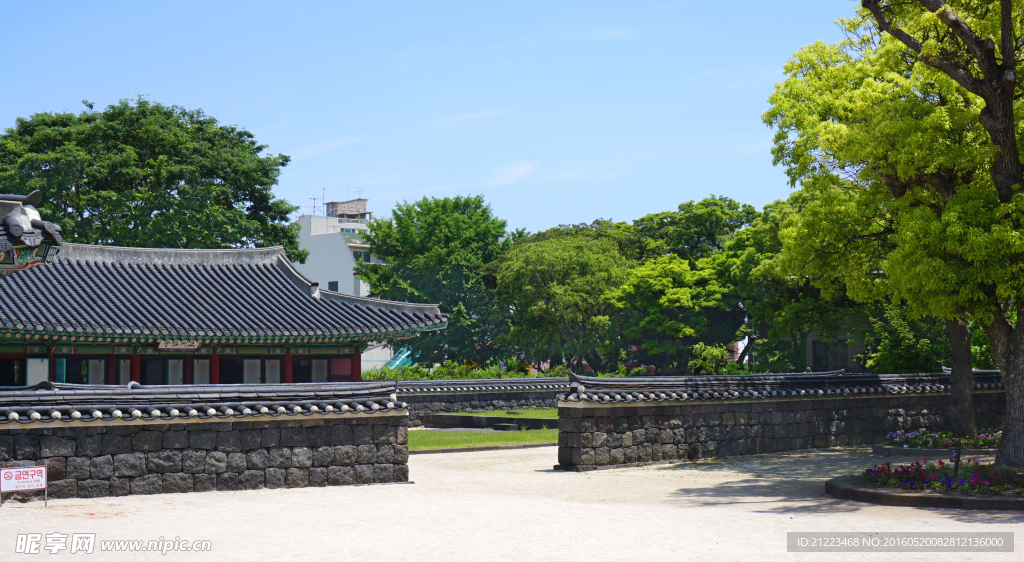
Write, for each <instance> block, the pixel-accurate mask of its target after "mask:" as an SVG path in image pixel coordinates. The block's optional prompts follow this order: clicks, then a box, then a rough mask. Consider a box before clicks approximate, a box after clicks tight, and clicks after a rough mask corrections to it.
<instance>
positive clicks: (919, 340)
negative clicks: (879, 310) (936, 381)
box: [864, 305, 952, 373]
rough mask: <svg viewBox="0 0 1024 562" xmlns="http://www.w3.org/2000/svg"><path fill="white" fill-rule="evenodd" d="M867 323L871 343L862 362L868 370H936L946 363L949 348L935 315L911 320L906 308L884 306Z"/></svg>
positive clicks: (873, 371) (921, 371)
mask: <svg viewBox="0 0 1024 562" xmlns="http://www.w3.org/2000/svg"><path fill="white" fill-rule="evenodd" d="M871 325H872V327H873V328H874V330H873V332H874V338H875V345H874V346H873V347H874V349H873V351H871V352H870V353H869V354H868V357H867V358H866V360H865V362H864V365H865V366H866V367H867V368H868V369H869V370H870V371H871V372H872V373H937V372H940V371H941V369H942V366H943V365H949V364H950V357H951V355H952V350H951V349H950V345H949V339H948V338H947V337H946V336H945V334H943V329H944V323H943V321H942V320H940V319H938V318H933V317H932V318H920V319H913V318H910V315H909V314H908V312H907V309H906V307H899V306H892V305H888V306H886V307H885V309H884V317H883V318H881V319H880V318H872V319H871Z"/></svg>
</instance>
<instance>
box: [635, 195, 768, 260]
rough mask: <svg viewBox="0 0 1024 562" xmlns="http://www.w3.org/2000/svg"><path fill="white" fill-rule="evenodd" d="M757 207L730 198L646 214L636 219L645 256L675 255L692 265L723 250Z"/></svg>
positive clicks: (709, 200)
mask: <svg viewBox="0 0 1024 562" xmlns="http://www.w3.org/2000/svg"><path fill="white" fill-rule="evenodd" d="M756 217H757V210H756V209H755V208H754V207H752V206H750V205H746V204H740V203H738V202H736V201H733V200H732V199H730V198H728V197H715V196H714V195H712V196H711V197H707V198H705V199H703V200H701V201H696V202H694V201H687V202H686V203H682V204H680V205H679V209H678V210H676V211H671V212H666V213H654V214H651V215H646V216H644V217H642V218H640V219H637V220H636V221H634V222H633V232H635V234H636V237H637V238H638V239H639V240H640V245H641V250H640V251H642V252H643V256H642V257H643V258H644V259H647V258H651V257H655V256H661V255H665V254H675V255H677V256H679V257H681V258H683V259H685V260H689V262H690V264H691V265H694V264H696V262H697V260H699V259H701V258H705V257H708V256H710V255H713V254H715V253H718V252H721V251H722V249H723V247H724V246H725V244H726V242H727V241H728V240H729V239H730V238H731V237H732V236H733V234H734V233H735V232H736V231H738V230H740V229H742V228H744V227H746V226H748V225H749V224H750V223H751V221H753V220H754V218H756Z"/></svg>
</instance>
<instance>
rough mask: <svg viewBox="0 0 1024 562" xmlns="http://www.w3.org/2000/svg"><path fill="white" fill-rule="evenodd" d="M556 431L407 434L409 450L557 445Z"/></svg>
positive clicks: (416, 432)
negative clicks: (531, 444) (536, 444)
mask: <svg viewBox="0 0 1024 562" xmlns="http://www.w3.org/2000/svg"><path fill="white" fill-rule="evenodd" d="M557 442H558V430H557V429H530V430H527V431H496V432H494V433H490V432H482V431H430V430H426V429H425V430H419V431H410V432H409V450H410V451H417V450H420V449H448V448H451V447H490V446H493V445H525V444H529V443H557Z"/></svg>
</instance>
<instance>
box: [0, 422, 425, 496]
mask: <svg viewBox="0 0 1024 562" xmlns="http://www.w3.org/2000/svg"><path fill="white" fill-rule="evenodd" d="M407 424H408V417H406V416H384V415H377V416H375V415H365V416H359V417H344V418H336V419H332V418H320V419H306V420H303V419H287V420H274V421H260V422H209V423H205V422H204V423H190V424H145V425H127V424H125V425H110V426H96V427H71V428H68V427H58V428H53V429H2V430H0V466H4V467H16V466H33V465H46V466H47V470H48V475H49V478H50V482H49V497H50V498H51V499H59V498H74V497H79V498H98V497H104V496H127V495H148V494H178V493H190V492H207V491H212V490H221V491H234V490H259V489H263V488H271V489H274V488H303V487H308V486H344V485H354V484H386V483H394V482H407V481H408V480H409V468H408V465H407V462H408V459H409V448H408V425H407ZM5 499H14V500H18V501H29V500H34V499H42V492H31V493H19V494H11V495H9V496H7V498H5Z"/></svg>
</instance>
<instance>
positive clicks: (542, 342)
mask: <svg viewBox="0 0 1024 562" xmlns="http://www.w3.org/2000/svg"><path fill="white" fill-rule="evenodd" d="M625 266H626V260H625V259H624V258H623V257H622V256H621V255H620V254H619V249H618V247H617V246H616V244H615V243H614V242H613V241H611V240H607V239H602V238H596V237H591V236H580V235H570V236H557V237H547V238H546V239H541V240H540V241H533V240H532V239H526V240H523V241H522V242H521V243H519V244H516V245H515V246H513V247H512V248H511V249H510V250H509V251H508V252H507V253H506V254H505V255H503V256H502V258H501V260H499V262H498V263H497V265H496V268H495V272H496V273H495V278H496V286H495V294H496V296H497V297H498V299H499V301H500V302H501V305H502V307H503V308H504V309H505V310H506V311H507V313H508V314H509V315H510V318H511V329H510V331H509V332H508V334H507V336H506V337H505V338H504V341H505V342H506V343H507V344H509V345H511V346H513V347H514V348H515V349H516V350H518V352H519V353H521V354H522V356H523V357H524V358H525V359H526V360H527V361H538V362H539V361H542V360H546V359H556V360H561V359H567V360H575V361H577V363H578V362H579V361H580V360H582V359H586V360H587V362H588V363H589V364H590V365H591V366H592V367H593V368H594V369H595V370H599V369H601V365H602V361H601V348H602V346H603V342H604V340H605V332H606V331H607V330H608V328H609V327H610V321H609V319H608V310H607V309H608V305H607V302H606V300H605V299H604V295H605V293H606V292H607V291H609V290H611V289H613V288H615V287H617V286H618V285H619V283H621V282H622V278H623V275H624V274H625V269H626V267H625Z"/></svg>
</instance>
